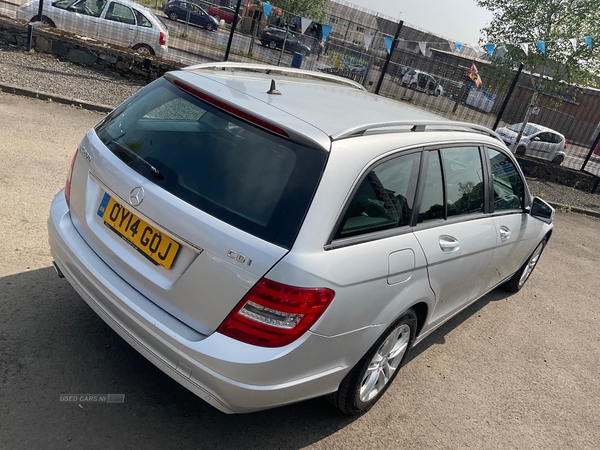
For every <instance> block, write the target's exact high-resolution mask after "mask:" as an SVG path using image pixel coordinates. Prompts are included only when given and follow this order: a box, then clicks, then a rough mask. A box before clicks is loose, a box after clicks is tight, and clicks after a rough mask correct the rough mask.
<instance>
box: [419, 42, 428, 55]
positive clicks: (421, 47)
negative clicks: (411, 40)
mask: <svg viewBox="0 0 600 450" xmlns="http://www.w3.org/2000/svg"><path fill="white" fill-rule="evenodd" d="M419 50H421V53H423V56H427V42H419Z"/></svg>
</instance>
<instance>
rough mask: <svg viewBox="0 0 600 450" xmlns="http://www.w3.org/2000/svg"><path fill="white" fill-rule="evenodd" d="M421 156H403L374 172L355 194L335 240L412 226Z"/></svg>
mask: <svg viewBox="0 0 600 450" xmlns="http://www.w3.org/2000/svg"><path fill="white" fill-rule="evenodd" d="M419 160H420V154H418V153H413V154H410V155H404V156H400V157H398V158H394V159H392V160H389V161H387V162H385V163H383V164H380V165H379V166H377V167H375V168H374V169H373V170H371V171H370V172H369V173H368V174H367V176H366V177H365V178H364V179H363V180H362V182H361V183H360V185H359V187H358V190H357V191H356V192H355V193H354V195H353V197H352V200H351V201H350V204H349V205H348V209H347V210H346V213H345V215H344V218H343V219H342V223H341V226H340V228H339V230H338V231H337V233H336V235H335V238H336V239H340V238H345V237H350V236H356V235H359V234H365V233H370V232H374V231H381V230H386V229H389V228H396V227H401V226H405V225H409V224H410V218H411V214H412V209H413V202H414V196H415V190H416V185H417V178H418V173H419Z"/></svg>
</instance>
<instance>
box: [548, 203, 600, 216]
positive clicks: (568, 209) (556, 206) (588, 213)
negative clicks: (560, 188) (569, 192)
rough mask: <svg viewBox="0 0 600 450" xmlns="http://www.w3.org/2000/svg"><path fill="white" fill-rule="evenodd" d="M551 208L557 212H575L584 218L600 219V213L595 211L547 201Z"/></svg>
mask: <svg viewBox="0 0 600 450" xmlns="http://www.w3.org/2000/svg"><path fill="white" fill-rule="evenodd" d="M546 202H547V203H548V204H549V205H550V206H552V207H553V208H554V209H556V211H557V212H561V211H562V212H573V213H576V214H583V215H584V216H592V217H597V218H600V211H593V210H591V209H585V208H578V207H577V206H570V205H563V204H561V203H554V202H549V201H546Z"/></svg>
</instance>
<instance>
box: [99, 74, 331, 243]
mask: <svg viewBox="0 0 600 450" xmlns="http://www.w3.org/2000/svg"><path fill="white" fill-rule="evenodd" d="M95 131H96V133H97V134H98V137H99V138H100V140H101V141H102V142H103V143H104V145H106V147H107V148H108V149H110V150H111V151H112V152H113V153H114V154H115V155H117V156H118V157H119V158H120V159H121V161H123V163H125V164H127V165H128V166H130V167H131V168H132V169H133V170H135V171H136V172H138V173H140V174H141V175H143V176H144V177H146V178H147V179H148V180H150V181H152V182H153V183H156V184H157V185H159V186H161V187H162V188H163V189H165V190H166V191H168V192H170V193H171V194H173V195H175V196H177V197H179V198H180V199H182V200H184V201H186V202H187V203H189V204H191V205H193V206H195V207H196V208H198V209H201V210H202V211H204V212H206V213H208V214H210V215H212V216H214V217H216V218H218V219H220V220H222V221H224V222H227V223H228V224H230V225H233V226H235V227H237V228H239V229H242V230H244V231H246V232H248V233H251V234H253V235H255V236H257V237H259V238H261V239H264V240H267V241H269V242H271V243H273V244H276V245H279V246H282V247H284V248H290V247H291V245H292V243H293V240H294V238H295V236H296V234H297V233H298V230H299V228H300V225H301V223H302V220H303V218H304V216H305V214H306V210H307V208H308V205H309V203H310V201H311V199H312V196H313V194H314V192H315V189H316V186H317V184H318V181H319V179H320V177H321V174H322V172H323V168H324V166H325V161H326V156H327V154H326V153H325V152H323V151H320V150H316V149H312V148H308V147H305V146H302V145H299V144H296V143H294V142H291V141H289V140H287V139H284V138H282V137H280V136H277V135H274V134H272V133H270V132H267V131H265V130H263V129H261V128H258V127H256V126H254V125H252V124H249V123H247V122H245V121H243V120H241V119H239V118H237V117H234V116H232V115H229V114H227V113H225V112H223V111H221V110H219V109H217V108H215V107H213V106H212V105H209V104H207V103H205V102H203V101H202V100H200V99H198V98H196V97H194V96H192V95H190V94H189V93H187V92H185V91H183V90H181V89H180V88H178V87H177V86H175V85H173V84H172V83H170V82H169V81H167V80H165V79H159V80H157V81H155V82H154V83H152V84H151V85H149V86H148V87H146V88H145V89H143V90H142V91H140V92H139V93H138V94H136V95H135V96H134V97H132V99H130V101H128V102H126V103H125V104H123V105H121V106H120V107H119V108H117V109H116V110H115V111H113V112H112V113H111V114H110V115H109V116H107V118H106V119H104V120H103V121H102V122H100V123H99V124H98V125H97V126H96V130H95Z"/></svg>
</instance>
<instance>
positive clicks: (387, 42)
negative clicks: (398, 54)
mask: <svg viewBox="0 0 600 450" xmlns="http://www.w3.org/2000/svg"><path fill="white" fill-rule="evenodd" d="M392 41H393V39H392V38H391V37H384V38H383V42H385V48H386V49H387V52H388V55H389V54H390V53H392Z"/></svg>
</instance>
